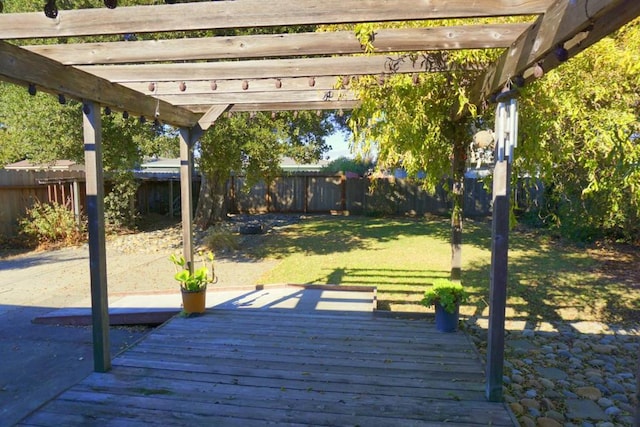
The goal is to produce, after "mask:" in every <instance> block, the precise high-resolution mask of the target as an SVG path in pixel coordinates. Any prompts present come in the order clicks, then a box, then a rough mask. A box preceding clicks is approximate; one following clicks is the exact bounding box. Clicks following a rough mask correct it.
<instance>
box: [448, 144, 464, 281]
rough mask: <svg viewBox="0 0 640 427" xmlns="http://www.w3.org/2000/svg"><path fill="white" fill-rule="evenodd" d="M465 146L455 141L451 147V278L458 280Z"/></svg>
mask: <svg viewBox="0 0 640 427" xmlns="http://www.w3.org/2000/svg"><path fill="white" fill-rule="evenodd" d="M465 156H466V147H465V144H464V143H461V142H455V143H454V147H453V158H452V161H451V166H452V179H453V183H452V191H451V193H452V197H453V211H452V213H451V280H460V278H461V275H462V219H463V203H464V168H465Z"/></svg>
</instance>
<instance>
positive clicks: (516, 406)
mask: <svg viewBox="0 0 640 427" xmlns="http://www.w3.org/2000/svg"><path fill="white" fill-rule="evenodd" d="M509 407H510V408H511V411H512V412H513V413H514V414H515V415H522V414H524V407H523V406H522V405H521V404H520V403H518V402H512V403H510V404H509Z"/></svg>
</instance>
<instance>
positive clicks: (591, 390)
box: [576, 386, 602, 400]
mask: <svg viewBox="0 0 640 427" xmlns="http://www.w3.org/2000/svg"><path fill="white" fill-rule="evenodd" d="M576 394H577V395H578V396H580V397H586V398H587V399H591V400H598V399H600V398H601V397H602V392H601V391H600V390H598V389H597V388H596V387H590V386H586V387H578V388H577V389H576Z"/></svg>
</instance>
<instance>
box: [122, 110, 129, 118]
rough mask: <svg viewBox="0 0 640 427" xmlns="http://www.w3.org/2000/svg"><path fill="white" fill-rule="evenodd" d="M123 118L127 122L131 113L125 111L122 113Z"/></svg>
mask: <svg viewBox="0 0 640 427" xmlns="http://www.w3.org/2000/svg"><path fill="white" fill-rule="evenodd" d="M122 118H123V119H125V120H127V119H128V118H129V112H127V111H123V112H122Z"/></svg>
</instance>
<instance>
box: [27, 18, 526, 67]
mask: <svg viewBox="0 0 640 427" xmlns="http://www.w3.org/2000/svg"><path fill="white" fill-rule="evenodd" d="M529 25H530V24H526V23H514V24H493V25H488V24H487V25H466V26H450V27H427V28H403V29H380V30H377V31H376V32H375V39H374V41H373V46H374V47H375V52H376V53H389V52H411V51H428V50H442V49H490V48H505V47H509V46H510V45H511V44H512V43H513V42H515V41H516V39H517V38H518V37H519V36H520V34H522V32H523V31H525V30H526V29H527V27H529ZM24 48H25V49H27V50H30V51H31V52H35V53H38V54H40V55H43V56H46V57H48V58H51V59H54V60H56V61H58V62H61V63H62V64H64V65H92V64H122V63H139V62H169V61H196V60H213V59H240V58H269V57H286V56H311V55H332V54H356V53H362V52H363V48H362V46H361V45H360V41H359V40H358V39H357V38H356V35H355V32H353V31H337V32H319V33H297V34H296V33H292V34H267V35H253V36H236V37H204V38H192V39H184V38H183V39H171V40H141V41H129V42H112V43H75V44H56V45H49V44H44V45H33V46H25V47H24Z"/></svg>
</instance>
